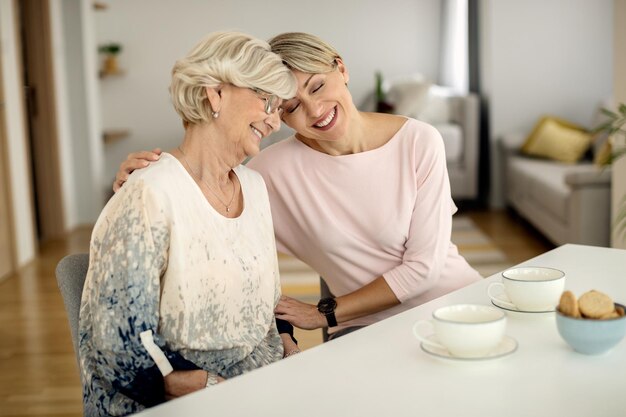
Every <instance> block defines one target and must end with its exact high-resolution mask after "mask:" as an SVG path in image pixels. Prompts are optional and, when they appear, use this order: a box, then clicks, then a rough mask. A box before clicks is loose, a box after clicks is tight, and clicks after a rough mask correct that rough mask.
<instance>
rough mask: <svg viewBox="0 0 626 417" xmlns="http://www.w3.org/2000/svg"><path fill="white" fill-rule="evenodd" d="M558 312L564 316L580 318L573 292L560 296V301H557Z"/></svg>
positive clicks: (566, 292)
mask: <svg viewBox="0 0 626 417" xmlns="http://www.w3.org/2000/svg"><path fill="white" fill-rule="evenodd" d="M559 311H560V312H561V313H563V314H565V315H566V316H570V317H580V310H578V301H577V300H576V296H575V295H574V293H573V292H571V291H565V292H564V293H563V294H562V295H561V300H560V301H559Z"/></svg>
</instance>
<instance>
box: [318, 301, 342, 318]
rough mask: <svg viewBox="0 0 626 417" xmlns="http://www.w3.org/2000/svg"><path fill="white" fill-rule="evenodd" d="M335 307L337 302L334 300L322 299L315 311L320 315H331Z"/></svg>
mask: <svg viewBox="0 0 626 417" xmlns="http://www.w3.org/2000/svg"><path fill="white" fill-rule="evenodd" d="M335 307H337V301H335V299H334V298H323V299H321V300H320V302H319V303H317V310H318V311H319V312H320V313H322V314H328V313H333V312H334V311H335Z"/></svg>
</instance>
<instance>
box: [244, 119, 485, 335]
mask: <svg viewBox="0 0 626 417" xmlns="http://www.w3.org/2000/svg"><path fill="white" fill-rule="evenodd" d="M248 167H250V168H252V169H255V170H257V171H259V172H260V173H261V174H262V175H263V178H264V179H265V182H266V184H267V188H268V192H269V197H270V206H271V210H272V217H273V221H274V231H275V233H276V243H277V247H278V250H279V251H281V252H285V253H288V254H291V255H293V256H295V257H297V258H299V259H300V260H302V261H303V262H306V263H307V264H308V265H310V266H311V267H312V268H313V269H315V270H316V271H317V272H318V273H319V274H320V275H321V276H322V277H324V280H325V281H326V283H327V284H328V286H329V288H330V290H331V292H332V293H333V294H334V295H335V296H341V295H344V294H348V293H350V292H353V291H356V290H358V289H359V288H361V287H363V286H364V285H366V284H368V283H370V282H371V281H373V280H374V279H376V278H377V277H379V276H381V275H382V276H383V277H384V278H385V280H386V282H387V283H388V285H389V286H390V288H391V290H392V291H393V292H394V294H395V295H396V296H397V298H398V299H399V300H400V301H401V304H400V305H397V306H395V307H392V308H390V309H388V310H385V311H382V312H379V313H376V314H371V315H368V316H364V317H360V318H357V319H354V320H350V321H347V322H344V323H340V325H339V326H338V327H336V328H332V329H330V331H331V332H332V331H336V330H338V329H341V328H344V327H349V326H355V325H358V326H361V325H369V324H372V323H375V322H377V321H379V320H382V319H384V318H387V317H390V316H392V315H394V314H397V313H399V312H401V311H404V310H407V309H409V308H411V307H414V306H417V305H419V304H422V303H425V302H426V301H429V300H432V299H434V298H437V297H439V296H441V295H443V294H446V293H448V292H450V291H453V290H455V289H457V288H460V287H463V286H465V285H468V284H470V283H472V282H475V281H478V280H480V279H481V277H480V275H479V274H478V272H476V271H475V270H474V269H472V267H470V265H469V264H468V263H467V261H466V260H465V259H464V258H463V257H462V256H461V255H459V253H458V250H457V247H456V245H454V244H453V243H452V242H451V241H450V234H451V227H452V215H453V214H454V213H455V212H456V211H457V208H456V206H455V205H454V202H453V201H452V198H451V195H450V183H449V179H448V172H447V169H446V158H445V153H444V147H443V141H442V139H441V135H440V134H439V132H438V131H437V130H436V129H435V128H433V127H432V126H430V125H428V124H426V123H422V122H420V121H417V120H414V119H408V120H407V122H406V123H405V124H404V125H403V126H402V128H400V130H399V131H398V132H397V133H396V134H395V135H394V136H393V137H392V138H391V139H390V140H389V141H388V142H387V143H386V144H385V145H383V146H381V147H379V148H377V149H373V150H371V151H367V152H361V153H356V154H350V155H342V156H330V155H327V154H324V153H321V152H318V151H316V150H313V149H311V148H309V147H308V146H306V145H304V144H303V143H301V142H299V141H298V140H297V139H295V137H291V138H289V139H286V140H284V141H282V142H279V143H277V144H275V145H272V146H270V147H268V148H267V149H265V150H264V151H263V152H261V153H260V154H259V155H258V156H256V157H255V158H253V159H252V160H251V161H250V162H249V163H248Z"/></svg>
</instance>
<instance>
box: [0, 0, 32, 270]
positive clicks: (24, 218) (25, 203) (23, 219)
mask: <svg viewBox="0 0 626 417" xmlns="http://www.w3.org/2000/svg"><path fill="white" fill-rule="evenodd" d="M13 5H14V4H13V0H0V53H1V54H2V80H0V82H2V83H3V87H4V99H5V116H6V119H7V120H6V129H7V141H8V144H7V145H8V146H7V149H8V152H9V154H10V155H11V157H10V158H7V160H8V163H9V172H10V187H11V193H12V197H11V203H12V205H13V207H12V210H13V220H14V231H15V235H16V236H15V237H16V242H15V245H16V257H17V265H18V267H20V266H22V265H24V264H25V263H27V262H28V261H30V260H31V259H32V258H33V257H34V256H35V252H36V248H35V231H34V228H33V227H34V226H33V211H32V207H33V206H32V203H31V195H30V169H29V154H28V148H27V146H26V143H27V140H26V130H25V128H26V126H25V118H24V117H25V115H24V107H23V101H22V96H23V94H22V93H23V89H22V85H23V82H22V74H21V73H20V68H21V67H20V66H19V65H18V62H19V61H18V57H19V53H20V51H18V50H17V47H16V35H17V32H16V31H17V28H16V23H17V22H16V18H15V12H16V11H15V10H14V8H13Z"/></svg>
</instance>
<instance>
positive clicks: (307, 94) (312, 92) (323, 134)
mask: <svg viewBox="0 0 626 417" xmlns="http://www.w3.org/2000/svg"><path fill="white" fill-rule="evenodd" d="M336 61H337V64H336V66H335V68H334V69H333V70H332V71H330V72H326V73H316V74H309V73H306V72H302V71H298V70H292V72H293V74H294V75H295V76H296V80H297V84H298V91H297V93H296V97H294V98H293V99H291V100H285V101H284V102H283V104H282V106H281V109H282V115H281V118H282V120H283V121H284V122H285V123H286V124H287V125H288V126H289V127H291V128H292V129H295V130H296V131H297V133H298V135H300V136H302V137H305V138H307V139H312V140H320V141H336V140H339V139H341V138H343V137H344V136H345V135H346V132H347V131H348V128H349V124H350V119H351V115H352V114H353V112H354V111H356V109H355V107H354V104H353V102H352V96H351V95H350V92H349V91H348V88H347V86H346V84H347V82H348V80H349V76H348V71H347V69H346V67H345V66H344V64H343V62H342V61H341V59H337V60H336Z"/></svg>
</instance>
